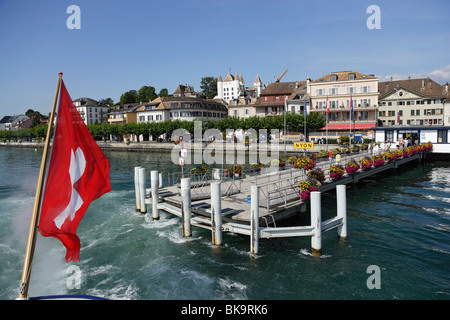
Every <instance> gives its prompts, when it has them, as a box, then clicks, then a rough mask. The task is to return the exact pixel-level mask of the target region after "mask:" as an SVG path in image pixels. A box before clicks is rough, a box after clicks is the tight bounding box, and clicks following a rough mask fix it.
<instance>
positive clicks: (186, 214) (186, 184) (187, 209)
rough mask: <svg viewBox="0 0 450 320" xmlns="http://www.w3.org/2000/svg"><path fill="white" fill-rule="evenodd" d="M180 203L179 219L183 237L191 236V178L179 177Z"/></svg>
mask: <svg viewBox="0 0 450 320" xmlns="http://www.w3.org/2000/svg"><path fill="white" fill-rule="evenodd" d="M181 203H182V206H183V209H182V215H181V219H182V221H183V237H190V236H192V227H191V215H192V214H191V179H190V178H182V179H181Z"/></svg>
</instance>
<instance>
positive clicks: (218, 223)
mask: <svg viewBox="0 0 450 320" xmlns="http://www.w3.org/2000/svg"><path fill="white" fill-rule="evenodd" d="M220 186H221V183H220V182H211V231H212V244H213V245H217V246H218V245H221V244H222V204H221V198H220V196H221V190H220V189H221V187H220Z"/></svg>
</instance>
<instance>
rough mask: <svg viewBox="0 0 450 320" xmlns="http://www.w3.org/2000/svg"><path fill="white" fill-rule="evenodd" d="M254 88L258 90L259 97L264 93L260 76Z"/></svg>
mask: <svg viewBox="0 0 450 320" xmlns="http://www.w3.org/2000/svg"><path fill="white" fill-rule="evenodd" d="M253 86H254V87H255V89H256V93H257V96H258V97H259V96H260V95H261V91H262V87H263V85H262V82H261V79H260V78H259V74H258V75H256V79H255V82H254V83H253Z"/></svg>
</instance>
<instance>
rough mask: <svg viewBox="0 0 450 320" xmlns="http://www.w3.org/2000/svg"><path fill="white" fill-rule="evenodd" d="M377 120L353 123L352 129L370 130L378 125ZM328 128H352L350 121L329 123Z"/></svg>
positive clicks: (324, 128)
mask: <svg viewBox="0 0 450 320" xmlns="http://www.w3.org/2000/svg"><path fill="white" fill-rule="evenodd" d="M376 125H377V123H376V122H364V123H355V124H353V123H352V130H369V129H371V128H373V127H376ZM326 129H327V127H326V126H325V127H323V128H322V129H321V130H326ZM328 130H350V123H348V122H347V123H329V124H328Z"/></svg>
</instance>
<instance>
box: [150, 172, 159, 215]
mask: <svg viewBox="0 0 450 320" xmlns="http://www.w3.org/2000/svg"><path fill="white" fill-rule="evenodd" d="M151 183H152V218H153V220H159V210H158V203H159V175H158V171H157V170H152V172H151Z"/></svg>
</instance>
